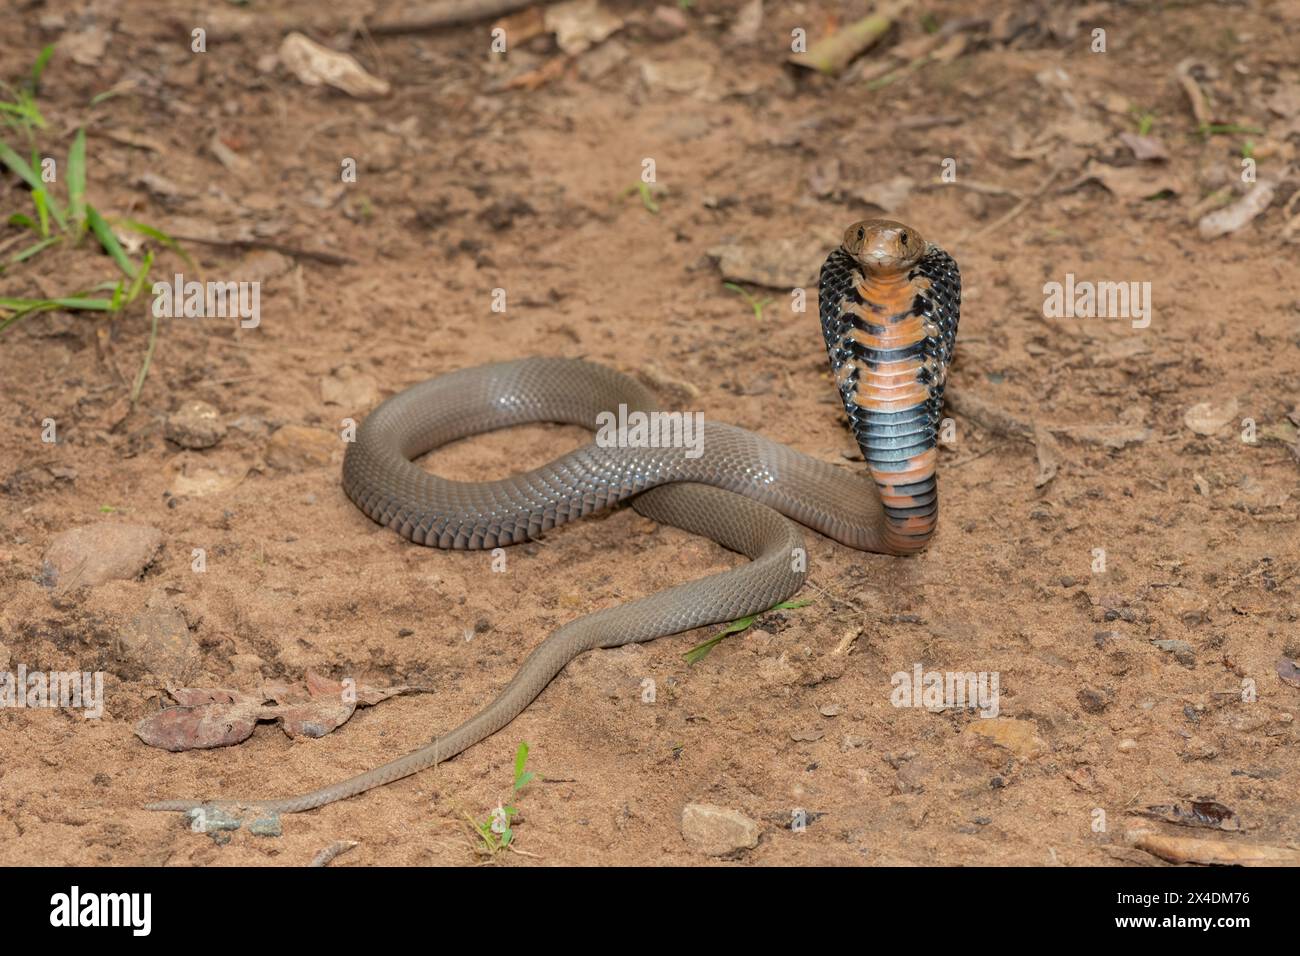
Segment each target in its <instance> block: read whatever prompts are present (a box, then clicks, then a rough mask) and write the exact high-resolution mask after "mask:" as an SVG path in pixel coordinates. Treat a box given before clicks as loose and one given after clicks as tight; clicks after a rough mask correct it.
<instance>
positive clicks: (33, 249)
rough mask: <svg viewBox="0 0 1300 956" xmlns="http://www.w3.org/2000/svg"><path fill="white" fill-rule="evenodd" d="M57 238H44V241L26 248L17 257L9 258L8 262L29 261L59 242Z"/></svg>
mask: <svg viewBox="0 0 1300 956" xmlns="http://www.w3.org/2000/svg"><path fill="white" fill-rule="evenodd" d="M59 238H60V237H59V236H50V237H48V238H46V239H42V240H41V241H40V242H37V243H34V244H33V245H30V246H28V247H27V248H26V249H24V250H23V251H22V252H20V253H18V254H17V255H15V256H13V257H12V258H10V260H9V261H10V262H11V263H12V262H25V261H26V260H28V259H30V258H31V257H32V256H34V255H36V254H37V253H38V252H41V251H43V250H45V249H48V248H49V247H50V246H52V245H54V244H55V243H56V242H58V241H59Z"/></svg>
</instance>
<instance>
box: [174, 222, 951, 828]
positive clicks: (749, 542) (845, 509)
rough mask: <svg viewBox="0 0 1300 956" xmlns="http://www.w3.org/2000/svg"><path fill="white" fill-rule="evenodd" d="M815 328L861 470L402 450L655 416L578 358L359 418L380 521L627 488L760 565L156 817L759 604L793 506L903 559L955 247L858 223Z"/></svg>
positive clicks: (422, 534) (434, 543)
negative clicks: (445, 467) (477, 687)
mask: <svg viewBox="0 0 1300 956" xmlns="http://www.w3.org/2000/svg"><path fill="white" fill-rule="evenodd" d="M818 295H819V313H820V318H821V326H822V333H823V336H824V338H825V340H826V349H827V354H828V356H829V358H830V365H831V370H832V372H833V374H834V378H835V382H836V385H837V386H838V388H839V392H840V396H841V398H842V399H843V402H844V408H845V411H846V413H847V414H848V419H849V424H850V427H851V428H852V430H853V434H854V436H855V437H856V439H857V441H858V444H859V445H860V446H861V448H862V454H863V457H864V458H865V460H866V463H867V470H868V472H869V475H870V478H869V480H868V479H867V478H866V477H864V476H863V475H861V474H860V473H854V472H853V471H852V470H850V469H847V468H845V467H842V466H834V465H830V464H828V463H826V462H822V461H819V460H817V459H815V458H811V457H809V456H808V455H805V454H803V453H801V452H798V451H796V450H794V449H793V448H789V447H788V446H785V445H781V444H778V443H776V442H773V441H770V440H768V439H766V438H764V437H763V436H761V435H758V434H756V433H754V432H751V431H747V430H746V429H743V428H737V427H735V426H733V425H727V424H724V423H720V422H713V421H706V422H705V426H704V435H703V441H702V445H701V447H700V448H699V449H695V452H694V454H693V455H692V454H688V452H691V451H692V449H690V448H672V447H668V448H664V447H626V446H624V447H602V446H601V445H598V444H590V445H586V446H584V447H582V448H579V449H577V450H575V451H572V452H570V453H568V454H567V455H564V456H562V457H560V458H557V459H556V460H554V461H552V462H550V463H549V464H547V465H544V466H542V467H540V468H536V469H534V470H532V471H528V472H524V473H521V474H517V475H513V476H511V477H509V478H504V479H501V480H498V481H484V482H458V481H450V480H448V479H445V478H440V477H438V476H436V475H433V474H430V473H428V472H426V471H424V470H423V469H422V468H420V467H418V466H417V465H415V464H414V463H413V461H414V459H416V458H417V457H419V456H420V455H423V454H425V453H426V452H428V451H430V450H432V449H434V448H437V447H438V446H440V445H444V444H446V443H447V442H450V441H453V440H455V439H458V438H464V437H466V436H469V435H475V434H479V433H482V432H486V431H491V430H493V429H498V428H505V427H508V426H512V425H521V424H525V423H528V422H539V421H549V422H564V423H571V424H576V425H583V426H586V427H588V428H592V427H593V424H594V422H595V421H596V420H597V416H598V415H601V414H602V413H605V414H608V413H610V412H612V411H613V410H616V409H618V408H619V406H620V405H626V407H627V409H629V410H639V411H644V412H652V411H656V410H657V408H656V405H655V401H654V399H653V397H652V396H651V394H650V393H649V392H648V391H647V390H646V389H645V388H643V387H642V386H641V385H640V384H639V383H637V382H636V381H635V380H633V379H631V378H629V377H627V376H625V375H623V374H621V373H619V372H616V371H614V370H612V369H609V368H607V367H604V366H601V365H596V364H592V363H589V362H585V361H579V360H576V359H557V358H530V359H521V360H519V361H514V362H504V363H499V364H494V365H485V366H482V367H479V368H471V369H463V370H460V371H457V372H453V373H450V374H448V375H443V376H439V377H437V378H433V379H430V380H429V381H426V382H423V383H421V384H419V385H415V386H413V387H412V388H409V389H407V390H406V391H404V392H401V393H399V394H397V395H394V396H393V397H392V398H389V399H388V400H387V401H385V402H383V403H382V404H381V405H380V406H379V407H378V408H376V409H375V410H374V411H373V412H372V413H371V414H370V415H369V416H368V417H367V418H366V420H365V421H364V422H363V423H362V424H361V426H360V428H359V429H358V431H357V435H356V440H355V441H354V442H353V443H351V444H350V445H349V447H348V450H347V454H346V455H345V457H344V462H343V489H344V491H345V492H346V493H347V495H348V496H349V497H350V498H351V499H352V501H353V502H355V503H356V505H357V506H358V507H359V508H360V509H361V510H362V511H364V512H365V513H366V514H367V515H369V516H370V517H371V518H372V519H374V520H375V521H377V522H379V523H380V524H383V525H387V526H388V527H390V528H392V529H393V530H395V531H396V532H397V533H398V534H400V535H402V536H403V537H404V538H408V539H410V540H411V541H413V542H415V543H417V544H423V545H428V546H430V547H437V548H455V549H477V548H495V547H499V546H505V545H511V544H518V543H520V542H523V541H528V540H530V539H532V538H535V537H536V536H537V535H538V534H540V533H541V532H544V531H546V530H548V529H550V528H554V527H557V526H559V525H562V524H564V523H565V522H568V521H572V520H574V519H575V518H579V517H582V516H584V515H588V514H592V513H595V512H598V511H602V510H604V509H607V508H609V507H611V506H613V505H615V504H617V503H619V502H621V501H625V500H628V499H630V500H631V505H632V507H633V508H635V509H636V510H637V511H638V512H640V513H641V514H643V515H645V516H646V517H649V518H651V519H653V520H655V521H659V522H664V523H667V524H671V525H675V526H677V527H679V528H682V529H684V530H686V531H688V532H692V533H695V534H700V535H704V536H706V537H709V538H711V539H713V540H714V541H716V542H718V543H719V544H720V545H722V546H723V547H725V548H728V549H730V550H732V551H736V552H739V553H741V554H743V555H745V556H747V557H749V558H750V559H751V560H750V562H749V563H747V564H742V565H740V566H739V567H737V568H734V569H731V570H728V571H724V572H721V573H719V574H714V575H711V576H709V577H706V578H703V579H700V580H698V581H691V582H688V583H685V584H681V585H678V586H676V587H673V588H670V589H668V590H665V591H661V592H658V593H656V594H652V595H650V596H648V597H645V598H642V599H640V600H638V601H633V602H631V603H628V604H623V605H619V606H616V607H610V608H606V609H603V610H600V611H597V612H595V613H593V614H590V615H588V616H586V617H583V618H580V619H578V620H575V621H573V622H571V623H569V624H566V625H564V626H563V627H561V628H559V629H558V630H557V631H555V632H554V633H552V634H551V635H550V636H549V637H547V638H546V640H544V641H543V642H542V643H541V644H540V645H538V646H537V648H536V649H534V650H533V651H532V653H530V654H529V655H528V657H527V658H526V659H525V660H524V663H523V664H522V665H521V666H520V668H519V670H518V671H517V672H516V673H515V675H514V677H513V678H512V679H511V680H510V682H509V683H508V684H507V685H506V686H505V688H504V689H503V690H502V691H501V692H500V693H499V694H498V695H497V697H496V698H495V699H493V700H492V701H491V702H490V703H488V704H487V705H486V706H485V707H484V708H483V709H482V710H480V711H479V712H478V713H477V714H475V715H474V716H473V717H471V718H470V719H469V720H467V721H465V722H464V723H463V724H461V725H460V726H458V727H456V728H455V729H453V730H451V731H449V732H447V733H445V734H442V735H440V736H437V737H435V738H434V739H433V740H431V741H430V742H429V743H427V744H425V745H423V746H422V747H420V748H419V749H417V750H415V751H413V752H411V753H409V754H407V755H406V756H404V757H401V758H398V759H396V760H393V761H390V762H389V763H386V764H383V765H382V766H380V767H376V768H375V769H373V770H369V771H366V772H365V773H362V774H359V775H357V776H355V777H351V778H350V779H347V780H342V781H339V782H337V783H332V784H329V785H327V786H324V787H321V788H319V789H316V790H312V791H311V792H308V793H303V794H301V795H298V796H291V797H282V798H275V799H260V798H254V799H219V800H213V801H206V802H205V801H201V800H166V801H163V802H160V803H153V804H150V805H149V809H151V810H191V809H194V808H196V807H200V806H204V805H205V804H206V805H222V804H226V805H237V806H247V807H256V808H260V809H263V810H266V811H274V812H280V813H290V812H297V811H302V810H310V809H313V808H315V807H320V806H324V805H325V804H328V803H333V802H334V801H336V800H342V799H344V798H347V797H351V796H354V795H356V794H359V793H362V792H364V791H366V790H370V789H373V788H375V787H379V786H382V785H384V784H387V783H391V782H393V781H394V780H400V779H402V778H403V777H408V776H410V775H412V774H415V773H418V772H420V771H421V770H424V769H427V768H429V767H433V766H435V765H437V764H438V763H440V762H441V761H444V760H447V759H449V758H451V757H454V756H455V755H457V754H459V753H460V752H462V751H463V750H465V749H466V748H468V747H470V746H473V745H474V744H476V743H478V742H479V741H481V740H483V739H485V738H486V737H489V736H491V735H492V734H494V733H496V732H497V731H498V730H500V729H501V728H502V727H504V726H505V725H506V724H508V723H509V722H510V721H511V720H513V719H514V718H515V717H516V716H517V715H518V714H519V713H520V712H521V711H523V710H524V708H525V707H527V706H528V705H529V704H530V703H531V702H532V701H533V700H534V699H535V698H536V697H537V696H538V695H539V694H540V693H541V692H542V690H543V688H545V687H546V685H547V684H548V683H549V682H550V681H551V679H552V678H554V677H555V675H556V674H558V673H559V672H560V671H561V670H563V669H564V667H565V665H567V664H568V663H569V662H570V661H571V660H573V659H574V658H575V657H576V656H578V655H579V654H582V653H583V652H585V651H588V650H592V649H594V648H598V647H617V646H619V645H622V644H629V643H633V642H639V641H649V640H653V639H654V638H657V637H663V636H666V635H669V634H677V633H680V632H682V631H686V630H690V629H692V628H696V627H702V626H705V625H709V624H717V623H721V622H724V621H732V620H735V619H736V618H738V617H742V616H745V615H748V614H754V613H758V612H761V611H765V610H767V609H769V608H771V607H772V606H773V605H775V604H777V603H779V602H781V601H784V600H786V599H787V598H789V597H791V596H792V595H793V594H794V593H795V592H797V591H798V590H799V588H800V587H801V586H802V584H803V580H804V574H805V571H804V567H805V563H804V562H803V561H801V560H799V557H800V555H801V554H802V549H803V539H802V536H801V534H800V531H799V529H798V527H797V526H796V525H795V524H794V523H793V522H792V521H791V520H789V519H793V521H794V522H798V523H799V524H801V525H804V526H805V527H808V528H811V529H812V530H814V531H817V532H820V533H821V534H824V535H826V536H827V537H830V538H833V539H834V540H836V541H838V542H840V543H841V544H844V545H846V546H848V547H850V548H856V549H859V550H864V551H874V552H879V553H885V554H894V555H908V554H914V553H916V552H917V551H919V550H921V549H922V548H924V547H925V546H926V544H927V543H928V542H929V540H930V538H931V537H932V535H933V534H934V530H935V524H936V521H937V518H938V494H937V488H936V475H935V472H936V463H937V450H936V441H937V429H938V425H939V421H940V413H941V410H942V405H943V389H944V381H945V378H946V375H947V371H948V366H949V363H950V362H951V360H952V354H953V346H954V344H955V342H956V338H957V322H958V317H959V313H960V305H961V279H960V274H959V272H958V268H957V264H956V262H954V261H953V259H952V257H951V256H949V255H948V254H947V253H945V252H944V251H943V250H942V249H940V248H939V247H938V246H936V245H935V244H933V243H930V242H927V241H926V240H925V239H924V238H923V237H922V236H921V235H920V233H918V232H917V231H916V230H915V229H913V228H911V227H909V226H905V225H903V224H902V223H898V222H893V221H889V220H880V219H873V220H865V221H863V222H857V223H854V224H853V225H852V226H850V227H849V228H848V229H847V230H846V231H845V233H844V239H843V242H842V243H841V245H840V246H839V248H837V249H835V250H834V251H833V252H832V253H831V254H830V256H829V257H828V258H827V259H826V262H825V264H824V265H823V266H822V270H821V279H820V282H819V287H818Z"/></svg>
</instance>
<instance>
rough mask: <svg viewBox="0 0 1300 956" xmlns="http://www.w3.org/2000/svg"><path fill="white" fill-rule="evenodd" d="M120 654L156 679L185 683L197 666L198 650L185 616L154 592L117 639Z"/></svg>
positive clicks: (166, 599) (158, 592) (163, 594)
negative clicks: (157, 677)
mask: <svg viewBox="0 0 1300 956" xmlns="http://www.w3.org/2000/svg"><path fill="white" fill-rule="evenodd" d="M120 642H121V648H122V652H123V654H124V655H125V656H126V657H127V658H128V659H129V660H133V661H135V662H136V663H138V664H140V665H141V666H142V667H144V669H145V670H147V671H149V672H150V673H152V674H157V675H158V676H159V677H166V678H169V679H172V680H178V681H179V680H185V679H187V678H188V677H190V676H192V675H193V673H194V672H195V671H196V670H197V668H198V664H199V649H198V646H197V645H196V644H195V643H194V638H193V637H192V636H191V634H190V629H189V625H188V624H187V623H186V621H185V615H184V614H182V613H181V612H180V611H178V610H177V609H176V607H175V605H173V604H172V602H171V600H170V599H169V598H168V597H167V594H166V592H165V591H161V590H159V591H154V592H153V594H151V595H150V596H149V601H148V603H147V604H146V605H145V609H144V610H143V611H142V612H140V614H138V615H136V617H135V618H134V619H133V620H132V621H131V624H130V626H129V627H127V628H126V629H125V630H124V631H123V633H122V635H121V638H120Z"/></svg>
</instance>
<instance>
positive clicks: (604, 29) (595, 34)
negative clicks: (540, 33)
mask: <svg viewBox="0 0 1300 956" xmlns="http://www.w3.org/2000/svg"><path fill="white" fill-rule="evenodd" d="M542 22H543V23H544V24H545V26H546V30H547V31H548V32H550V33H554V34H555V45H556V46H558V47H559V48H560V49H561V50H562V51H563V52H564V53H566V54H568V55H569V56H577V55H578V54H579V53H583V52H585V51H586V50H589V49H591V47H593V46H595V45H596V44H597V43H599V42H600V41H601V40H604V39H605V38H606V37H608V36H609V35H610V34H612V33H615V32H617V31H618V30H621V29H622V28H623V18H622V17H620V16H618V15H617V14H615V13H613V12H612V11H610V10H607V9H605V8H604V7H602V6H601V5H600V4H599V2H598V0H568V2H566V3H557V4H553V5H551V6H549V7H546V8H545V10H544V11H543V13H542Z"/></svg>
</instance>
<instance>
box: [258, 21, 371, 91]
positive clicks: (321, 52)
mask: <svg viewBox="0 0 1300 956" xmlns="http://www.w3.org/2000/svg"><path fill="white" fill-rule="evenodd" d="M280 62H281V63H283V64H284V65H285V67H286V68H287V69H288V70H289V72H291V73H292V74H293V75H294V76H296V77H297V78H298V79H299V80H301V81H302V82H303V83H305V84H307V85H308V86H332V87H334V88H335V89H338V90H342V91H343V92H344V93H347V94H348V95H349V96H357V97H368V96H387V95H388V90H389V85H388V81H387V80H382V79H380V78H379V77H377V76H372V75H371V74H369V73H367V72H366V71H365V69H363V68H362V66H361V64H359V63H358V62H357V61H356V60H354V59H353V58H352V57H350V56H348V55H347V54H346V53H339V52H338V51H337V50H331V49H329V48H328V47H323V46H321V45H320V44H319V43H317V42H316V41H315V40H310V39H308V38H307V37H305V36H303V35H302V34H301V33H290V34H289V35H288V36H286V37H285V38H284V40H283V42H281V44H280Z"/></svg>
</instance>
